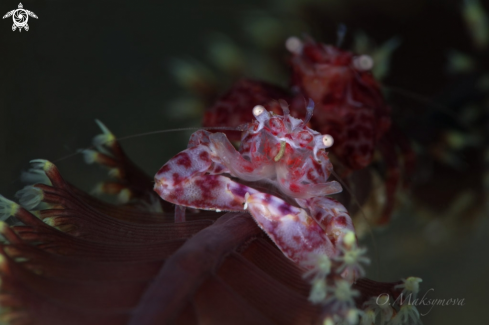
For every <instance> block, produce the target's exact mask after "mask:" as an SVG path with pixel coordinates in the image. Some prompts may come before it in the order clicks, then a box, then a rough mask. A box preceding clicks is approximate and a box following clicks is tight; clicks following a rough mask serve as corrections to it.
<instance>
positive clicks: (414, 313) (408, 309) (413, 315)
mask: <svg viewBox="0 0 489 325" xmlns="http://www.w3.org/2000/svg"><path fill="white" fill-rule="evenodd" d="M418 324H422V323H421V319H420V318H419V312H418V309H417V308H416V307H415V306H413V305H403V306H402V307H401V309H400V310H399V312H398V313H397V315H396V316H394V318H392V320H391V321H390V322H389V325H418Z"/></svg>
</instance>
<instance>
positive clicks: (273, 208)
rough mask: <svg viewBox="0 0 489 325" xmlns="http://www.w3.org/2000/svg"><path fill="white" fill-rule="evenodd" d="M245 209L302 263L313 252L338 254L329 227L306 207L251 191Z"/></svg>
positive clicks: (295, 259)
mask: <svg viewBox="0 0 489 325" xmlns="http://www.w3.org/2000/svg"><path fill="white" fill-rule="evenodd" d="M245 209H247V210H248V211H249V212H250V213H251V215H252V216H253V218H254V219H255V221H256V222H257V223H258V225H259V226H260V228H262V229H263V230H264V231H265V232H266V233H267V235H268V236H269V237H270V238H271V239H272V240H273V241H274V242H275V244H276V245H277V246H278V248H280V250H281V251H282V252H283V253H284V254H285V256H287V257H288V258H289V259H291V260H292V261H294V262H296V263H298V264H300V265H304V263H305V262H307V261H308V259H309V256H310V254H311V253H313V254H314V253H315V254H326V255H328V256H334V255H335V253H336V248H335V246H334V245H333V243H332V242H331V241H330V239H329V238H328V236H327V235H326V231H325V229H324V228H323V227H321V226H320V224H319V223H318V222H316V221H315V220H314V218H312V217H311V216H310V215H308V213H307V212H306V210H304V209H300V208H297V207H295V206H292V205H290V204H288V203H287V202H285V201H283V200H282V199H279V198H278V197H275V196H273V195H270V194H265V193H255V194H251V195H250V194H249V193H247V194H246V196H245Z"/></svg>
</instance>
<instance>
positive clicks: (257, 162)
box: [155, 100, 354, 264]
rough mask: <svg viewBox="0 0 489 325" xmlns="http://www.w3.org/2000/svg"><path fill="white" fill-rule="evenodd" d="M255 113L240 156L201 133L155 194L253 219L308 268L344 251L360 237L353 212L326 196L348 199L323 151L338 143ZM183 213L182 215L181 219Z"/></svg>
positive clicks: (287, 119) (288, 119)
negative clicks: (351, 238) (344, 241)
mask: <svg viewBox="0 0 489 325" xmlns="http://www.w3.org/2000/svg"><path fill="white" fill-rule="evenodd" d="M278 103H279V105H280V107H281V108H282V110H283V115H276V114H273V113H270V112H268V111H267V110H266V109H265V108H264V107H263V106H261V105H257V106H255V107H254V108H253V111H252V112H253V116H254V117H255V120H254V121H253V122H252V123H249V124H248V125H247V128H246V130H244V132H243V135H242V138H241V145H240V148H239V151H238V150H236V149H235V148H234V147H233V145H232V144H231V142H230V141H229V140H228V138H227V137H226V135H225V134H224V133H210V132H208V131H205V130H199V131H197V132H195V133H194V134H192V136H191V137H190V141H189V143H188V146H187V149H186V150H184V151H182V152H180V153H179V154H177V155H176V156H175V157H173V158H172V159H170V160H169V161H168V162H167V163H166V164H165V165H163V167H161V169H160V170H159V171H158V173H157V174H156V176H155V191H156V192H157V193H158V194H159V195H160V196H161V198H163V199H164V200H166V201H169V202H172V203H175V204H176V205H178V206H183V207H192V208H196V209H205V210H216V211H220V210H223V211H244V210H247V211H249V213H250V214H251V215H252V216H253V218H254V219H255V221H256V222H257V224H258V225H259V226H260V227H261V228H262V229H263V230H264V231H265V232H266V233H267V234H268V236H269V237H270V238H271V239H272V240H273V241H274V242H275V244H276V245H277V246H278V247H279V248H280V250H281V251H282V252H283V253H284V254H285V255H286V256H287V257H288V258H289V259H291V260H292V261H294V262H296V263H298V264H303V263H304V262H306V261H307V259H308V256H309V255H310V254H311V253H312V254H326V255H328V256H330V257H332V256H335V255H336V253H337V252H338V250H339V249H340V248H339V243H340V242H341V238H342V236H343V235H344V234H345V233H347V232H348V233H352V231H354V229H353V224H352V221H351V219H350V216H349V215H348V212H347V210H346V209H345V207H344V206H343V205H341V204H340V203H339V202H337V201H335V200H333V199H331V198H328V197H326V195H331V194H335V193H339V192H341V190H342V188H341V185H340V184H339V183H338V182H336V181H328V177H329V176H330V174H331V171H332V169H333V166H332V164H331V163H330V161H329V159H328V154H327V152H326V151H325V150H324V149H325V148H328V147H330V146H331V145H332V144H333V138H332V137H331V136H330V135H322V134H320V133H318V132H316V131H313V130H311V129H310V128H308V127H307V126H306V125H307V123H308V122H309V120H310V118H311V117H312V113H313V109H314V104H313V102H312V101H310V102H309V105H308V107H307V116H306V118H305V119H304V120H300V119H296V118H294V117H292V116H290V115H289V108H288V105H287V103H286V102H285V101H283V100H279V101H278ZM178 210H179V209H176V211H177V212H176V214H178Z"/></svg>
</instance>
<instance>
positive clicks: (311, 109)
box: [304, 98, 314, 124]
mask: <svg viewBox="0 0 489 325" xmlns="http://www.w3.org/2000/svg"><path fill="white" fill-rule="evenodd" d="M306 110H307V113H306V118H305V119H304V124H307V123H309V121H310V120H311V117H312V113H313V112H314V101H313V100H312V99H310V98H309V102H308V103H307V107H306Z"/></svg>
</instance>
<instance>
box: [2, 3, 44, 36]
mask: <svg viewBox="0 0 489 325" xmlns="http://www.w3.org/2000/svg"><path fill="white" fill-rule="evenodd" d="M10 16H12V19H13V20H14V24H13V25H12V31H14V32H15V30H16V29H17V28H18V29H19V32H21V31H22V28H24V29H25V30H26V31H28V30H29V25H27V21H28V20H29V16H31V17H33V18H36V19H37V16H36V14H35V13H33V12H32V11H29V10H25V9H24V6H22V3H19V8H18V9H14V10H12V11H9V12H7V13H6V14H5V16H3V19H5V18H7V17H10Z"/></svg>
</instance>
